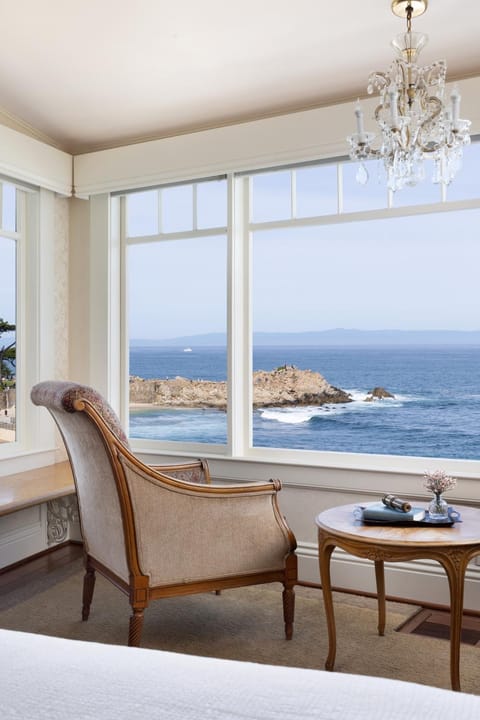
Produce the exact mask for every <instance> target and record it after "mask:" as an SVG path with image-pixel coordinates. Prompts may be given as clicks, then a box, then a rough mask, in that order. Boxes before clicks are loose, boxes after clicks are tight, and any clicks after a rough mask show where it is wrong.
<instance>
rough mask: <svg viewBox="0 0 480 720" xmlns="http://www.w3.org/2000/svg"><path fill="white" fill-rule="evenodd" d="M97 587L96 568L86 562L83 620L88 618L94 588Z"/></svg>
mask: <svg viewBox="0 0 480 720" xmlns="http://www.w3.org/2000/svg"><path fill="white" fill-rule="evenodd" d="M94 588H95V569H94V568H93V567H91V566H90V565H89V564H88V560H87V563H86V571H85V576H84V578H83V598H82V601H83V605H82V620H88V616H89V615H90V605H91V603H92V597H93V590H94Z"/></svg>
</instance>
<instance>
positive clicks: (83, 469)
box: [31, 381, 129, 582]
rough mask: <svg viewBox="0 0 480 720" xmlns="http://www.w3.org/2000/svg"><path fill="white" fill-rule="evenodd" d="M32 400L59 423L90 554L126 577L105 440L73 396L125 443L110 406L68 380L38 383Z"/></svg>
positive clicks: (121, 529) (118, 509)
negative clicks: (81, 410)
mask: <svg viewBox="0 0 480 720" xmlns="http://www.w3.org/2000/svg"><path fill="white" fill-rule="evenodd" d="M31 398H32V401H33V403H34V404H35V405H41V406H44V407H46V408H47V409H48V410H49V411H50V413H51V414H52V416H53V418H54V419H55V422H56V423H57V425H58V428H59V430H60V433H61V435H62V437H63V440H64V443H65V447H66V449H67V452H68V455H69V458H70V463H71V466H72V472H73V476H74V479H75V485H76V489H77V498H78V506H79V512H80V522H81V527H82V535H83V539H84V542H85V549H86V551H87V552H88V554H89V555H91V556H92V557H94V558H95V559H96V560H98V561H99V562H101V563H102V564H103V565H105V566H106V567H107V568H109V569H110V570H112V572H114V573H115V574H116V575H118V576H119V577H120V578H122V579H123V580H125V581H126V582H128V580H129V570H128V564H127V556H126V548H125V534H124V527H123V518H122V512H121V505H120V499H119V494H118V491H117V483H116V478H115V472H114V470H113V468H112V464H111V462H110V458H109V455H108V452H107V450H106V446H105V441H104V439H103V437H102V435H101V433H100V430H99V429H98V428H97V426H96V425H95V423H94V421H93V420H92V419H91V418H90V417H89V416H88V415H87V413H84V412H77V411H76V410H75V407H74V402H75V401H76V400H81V399H84V400H88V401H89V402H90V403H92V405H94V407H95V409H96V410H97V412H98V413H99V414H100V415H101V416H102V418H103V419H104V420H105V422H106V423H107V424H108V426H109V427H110V428H111V430H112V432H113V433H114V434H115V435H116V436H117V437H118V438H119V439H120V440H121V441H122V442H124V444H127V438H126V436H125V433H124V431H123V429H122V427H121V424H120V421H119V419H118V417H117V416H116V414H115V412H114V411H113V409H112V408H111V407H110V405H108V403H107V402H106V401H105V400H104V399H103V398H102V396H101V395H99V394H98V393H97V392H96V391H95V390H93V389H92V388H90V387H88V386H84V385H79V384H77V383H71V382H54V381H49V382H42V383H39V384H38V385H35V387H34V388H33V389H32V392H31Z"/></svg>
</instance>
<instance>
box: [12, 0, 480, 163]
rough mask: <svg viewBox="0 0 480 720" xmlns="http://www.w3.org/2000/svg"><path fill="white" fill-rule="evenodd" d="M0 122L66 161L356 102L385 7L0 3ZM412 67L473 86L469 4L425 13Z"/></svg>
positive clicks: (436, 6) (475, 58) (472, 7)
mask: <svg viewBox="0 0 480 720" xmlns="http://www.w3.org/2000/svg"><path fill="white" fill-rule="evenodd" d="M0 24H1V27H2V39H1V42H0V120H1V121H3V122H5V123H7V124H8V123H10V124H13V125H16V123H17V122H20V124H21V125H23V127H24V130H25V131H26V132H30V133H33V134H36V136H37V137H40V138H42V139H44V140H46V141H47V142H50V143H52V144H54V145H56V146H58V147H61V148H63V149H65V150H68V151H69V152H85V151H88V150H94V149H98V148H104V147H113V146H115V145H121V144H126V143H128V142H136V141H140V140H145V139H150V138H156V137H162V136H166V135H172V134H176V133H180V132H188V131H193V130H199V129H204V128H207V127H215V126H219V125H223V124H227V123H232V122H239V121H245V120H251V119H257V118H261V117H266V116H269V115H275V114H279V113H284V112H288V111H295V110H303V109H307V108H312V107H318V106H320V105H325V104H331V103H332V102H339V101H342V100H350V99H355V98H356V97H357V96H365V94H366V85H367V77H368V74H369V73H370V71H372V70H381V69H384V68H386V67H387V66H388V65H389V64H390V62H391V60H392V59H393V56H394V54H393V50H392V49H391V47H390V40H391V38H392V37H393V36H394V35H396V34H397V33H400V32H403V31H404V30H405V21H404V20H401V19H399V18H397V17H395V16H394V15H393V14H392V12H391V10H390V0H362V2H357V1H355V0H346V1H345V0H344V1H343V2H341V1H340V0H332V1H331V2H326V0H296V2H295V1H293V0H288V2H287V0H237V1H236V2H234V0H169V1H168V2H167V1H166V0H136V1H135V2H132V1H131V0H116V1H115V2H114V1H113V0H80V2H73V0H47V2H46V3H45V2H44V3H41V2H38V0H15V1H14V2H12V0H0ZM413 29H414V30H417V31H420V32H426V33H427V34H428V35H429V44H428V45H427V47H426V49H425V50H424V51H423V54H422V62H423V63H424V64H428V63H429V62H431V61H432V60H436V59H445V60H446V61H447V67H448V79H449V80H450V79H458V78H460V79H461V78H464V77H468V76H472V75H480V52H479V47H478V46H479V31H480V2H478V0H463V2H462V3H456V2H454V1H453V0H430V6H429V8H428V11H427V13H426V14H425V15H423V16H422V17H420V18H417V19H415V20H414V21H413Z"/></svg>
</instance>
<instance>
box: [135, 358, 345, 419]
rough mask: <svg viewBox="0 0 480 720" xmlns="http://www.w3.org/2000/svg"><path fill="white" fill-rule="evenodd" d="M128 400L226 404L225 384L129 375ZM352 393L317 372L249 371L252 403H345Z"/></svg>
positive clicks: (171, 404) (284, 368)
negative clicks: (250, 374) (250, 373)
mask: <svg viewBox="0 0 480 720" xmlns="http://www.w3.org/2000/svg"><path fill="white" fill-rule="evenodd" d="M130 402H131V403H132V404H148V405H157V406H161V407H183V408H218V409H219V410H225V409H226V407H227V384H226V383H225V382H213V381H210V380H189V379H187V378H184V377H176V378H172V379H167V380H144V379H143V378H140V377H131V378H130ZM348 402H352V397H351V396H350V395H349V394H348V393H347V392H345V391H344V390H340V389H339V388H336V387H334V386H333V385H330V383H329V382H327V380H325V378H324V377H323V375H320V373H317V372H313V371H312V370H299V369H298V368H296V367H295V366H294V365H282V366H280V367H278V368H276V369H275V370H272V371H270V372H267V371H265V370H258V371H256V372H254V373H253V405H254V407H284V406H289V405H290V406H294V405H325V404H327V403H348Z"/></svg>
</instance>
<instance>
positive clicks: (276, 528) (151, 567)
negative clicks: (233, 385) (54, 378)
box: [31, 382, 297, 645]
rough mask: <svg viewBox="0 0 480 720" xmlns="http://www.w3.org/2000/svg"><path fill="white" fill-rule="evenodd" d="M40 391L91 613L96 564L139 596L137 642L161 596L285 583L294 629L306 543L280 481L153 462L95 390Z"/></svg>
mask: <svg viewBox="0 0 480 720" xmlns="http://www.w3.org/2000/svg"><path fill="white" fill-rule="evenodd" d="M31 397H32V401H33V403H34V404H35V405H42V406H44V407H46V408H47V409H48V410H49V411H50V413H51V414H52V416H53V418H54V419H55V421H56V423H57V425H58V428H59V430H60V432H61V435H62V437H63V440H64V443H65V447H66V449H67V452H68V455H69V458H70V463H71V466H72V471H73V476H74V479H75V485H76V490H77V498H78V506H79V513H80V523H81V528H82V535H83V540H84V552H85V569H86V572H85V578H84V585H83V610H82V619H83V620H87V619H88V616H89V612H90V604H91V601H92V597H93V590H94V585H95V573H96V571H98V572H100V573H101V574H102V575H103V576H105V577H106V578H108V579H109V580H110V581H111V582H112V583H113V584H114V585H115V586H116V587H118V588H119V589H120V590H122V591H123V592H124V593H126V594H127V595H128V597H129V600H130V605H131V608H132V615H131V618H130V626H129V635H128V644H129V645H139V644H140V640H141V633H142V626H143V617H144V611H145V609H146V608H147V607H148V605H149V603H150V601H152V600H155V599H157V598H162V597H172V596H175V595H187V594H190V593H197V592H205V591H211V590H215V591H218V590H222V589H224V588H236V587H242V586H246V585H255V584H258V583H271V582H280V583H282V584H283V614H284V623H285V634H286V637H287V639H290V638H291V637H292V632H293V618H294V585H295V583H296V580H297V558H296V555H295V547H296V542H295V538H294V536H293V533H292V532H291V530H290V529H289V527H288V525H287V524H286V521H285V519H284V518H283V517H282V515H281V514H280V512H279V509H278V505H277V494H278V491H279V490H280V483H279V481H278V480H271V481H269V482H266V483H263V482H248V483H243V484H228V485H215V484H213V483H211V482H210V475H209V471H208V465H207V463H206V462H205V461H198V462H192V463H183V464H181V465H178V466H172V465H169V466H161V467H160V466H156V467H153V466H148V465H145V464H144V463H142V462H141V461H140V460H139V459H138V458H137V457H136V456H134V455H133V454H132V452H131V450H130V447H129V444H128V440H127V437H126V435H125V433H124V431H123V429H122V427H121V424H120V421H119V420H118V418H117V416H116V415H115V413H114V411H113V410H112V408H111V407H110V406H109V405H108V403H107V402H106V401H105V400H104V399H103V398H102V397H101V395H99V394H98V393H97V392H96V391H95V390H93V389H92V388H89V387H86V386H83V385H78V384H76V383H71V382H43V383H39V384H38V385H36V386H35V387H34V388H33V389H32V393H31ZM219 602H221V598H219Z"/></svg>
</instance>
